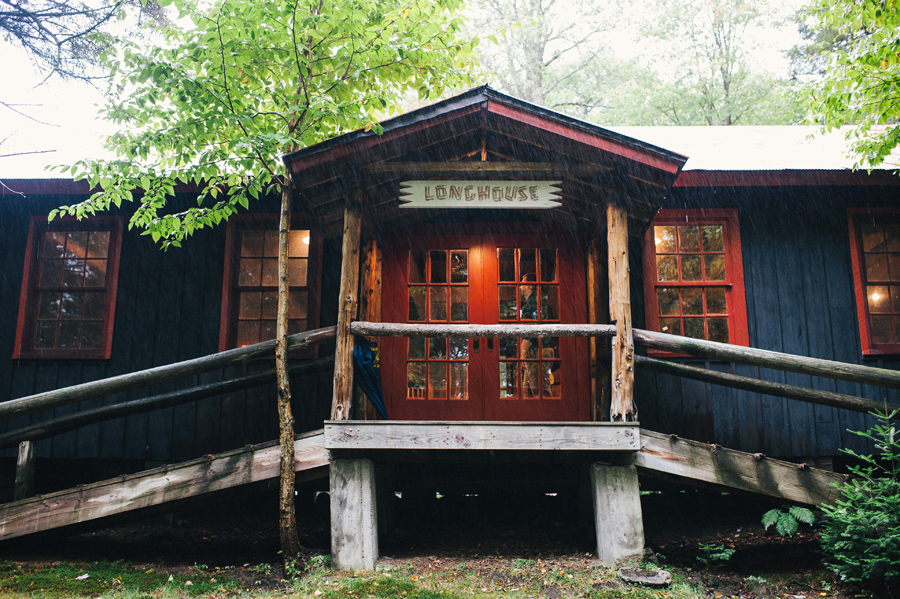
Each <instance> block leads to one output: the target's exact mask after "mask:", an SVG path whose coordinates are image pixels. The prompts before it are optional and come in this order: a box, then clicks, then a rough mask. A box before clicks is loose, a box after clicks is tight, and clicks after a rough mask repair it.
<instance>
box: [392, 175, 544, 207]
mask: <svg viewBox="0 0 900 599" xmlns="http://www.w3.org/2000/svg"><path fill="white" fill-rule="evenodd" d="M560 185H561V182H560V181H403V182H402V183H400V202H401V203H400V207H401V208H494V209H501V210H502V209H510V208H519V209H521V208H530V209H535V208H538V209H545V208H554V207H556V206H559V205H560V202H559V200H560V197H559V195H558V194H559V190H560Z"/></svg>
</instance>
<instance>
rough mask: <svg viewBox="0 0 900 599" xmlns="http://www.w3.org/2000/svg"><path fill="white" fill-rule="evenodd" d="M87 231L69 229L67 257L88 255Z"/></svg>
mask: <svg viewBox="0 0 900 599" xmlns="http://www.w3.org/2000/svg"><path fill="white" fill-rule="evenodd" d="M87 239H88V232H87V231H69V233H68V234H67V235H66V258H84V257H86V256H87Z"/></svg>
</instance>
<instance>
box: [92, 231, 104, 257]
mask: <svg viewBox="0 0 900 599" xmlns="http://www.w3.org/2000/svg"><path fill="white" fill-rule="evenodd" d="M108 256H109V231H91V232H90V236H89V237H88V247H87V257H88V258H107V257H108Z"/></svg>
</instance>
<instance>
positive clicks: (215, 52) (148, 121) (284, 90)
mask: <svg viewBox="0 0 900 599" xmlns="http://www.w3.org/2000/svg"><path fill="white" fill-rule="evenodd" d="M165 3H166V4H170V5H171V6H172V7H173V8H174V9H176V10H177V11H178V18H177V19H173V21H172V24H171V25H170V26H169V27H167V28H166V29H164V30H163V31H161V32H160V34H159V35H160V36H162V37H163V39H162V40H161V41H160V43H159V44H158V45H156V46H153V47H144V46H141V45H138V44H137V43H134V42H131V43H125V44H123V45H122V46H121V47H120V48H118V49H117V51H115V52H110V53H109V54H107V55H106V61H107V65H108V66H109V68H110V70H111V72H112V74H113V76H112V82H111V87H110V92H111V95H110V100H109V103H108V105H107V106H106V108H105V109H104V117H105V118H106V119H107V120H110V121H112V122H114V123H116V124H117V125H119V126H120V127H121V130H120V131H119V132H118V133H116V134H115V135H113V136H111V137H110V138H109V139H108V140H107V143H106V146H107V148H108V149H110V150H112V151H113V152H114V153H115V154H116V155H117V157H118V158H116V159H114V160H93V161H82V162H78V163H76V164H75V165H74V166H71V167H65V168H64V169H63V171H64V172H70V173H71V174H72V175H74V176H75V177H76V178H78V179H82V178H83V179H88V180H89V181H90V183H91V184H92V185H96V186H99V187H100V188H102V191H100V192H98V193H96V194H94V195H93V196H91V198H89V199H88V200H87V201H85V202H82V203H80V204H76V205H72V206H65V207H62V208H60V209H59V211H58V212H57V211H54V213H53V214H52V215H51V217H54V216H56V215H67V214H69V215H74V216H76V217H78V218H83V217H86V216H90V215H93V214H95V213H97V212H99V211H104V210H109V209H110V208H111V207H112V206H116V207H118V206H121V204H122V202H126V201H128V202H130V201H137V202H138V203H139V205H138V206H137V209H136V210H135V211H134V213H133V215H132V217H131V220H130V222H129V228H132V227H136V228H138V229H142V230H143V231H144V234H145V235H150V236H151V237H152V238H153V240H154V241H155V242H161V243H162V244H163V245H164V246H167V245H171V244H176V243H177V242H179V241H181V240H183V239H184V238H185V237H188V236H190V235H192V234H193V233H194V232H195V231H197V230H198V229H202V228H204V227H209V226H213V225H216V224H218V223H220V222H221V221H222V220H224V219H227V218H228V217H229V216H230V215H231V214H234V213H235V212H236V211H238V210H239V209H241V208H244V209H246V208H247V207H248V206H249V203H250V202H251V201H253V200H255V199H257V198H258V197H260V196H261V195H264V194H265V193H267V191H268V190H269V189H270V188H271V187H273V186H274V187H278V186H279V185H282V184H285V183H286V182H285V179H284V167H283V165H282V162H281V156H282V155H283V154H284V153H285V152H288V151H291V150H295V149H298V148H303V147H306V146H309V145H311V144H315V143H317V142H320V141H323V140H325V139H328V138H330V137H333V136H335V135H337V134H340V133H343V132H346V131H349V130H353V129H358V128H363V129H365V130H366V131H373V132H374V133H380V127H379V126H378V125H377V124H376V121H377V119H378V118H379V117H380V116H383V115H384V114H386V112H387V111H388V110H389V108H390V107H391V106H393V105H394V103H395V102H396V101H397V100H398V98H400V97H401V96H402V94H404V93H405V92H406V91H408V90H416V91H417V92H418V94H419V96H420V98H434V97H437V96H439V95H440V94H441V93H442V92H443V91H444V90H445V89H446V88H448V87H452V86H456V85H461V84H465V83H468V81H469V74H470V72H471V68H472V67H471V62H472V55H473V54H472V53H473V48H474V43H475V42H474V41H473V40H464V39H460V32H461V28H462V24H463V23H462V21H461V19H460V17H459V16H458V14H457V13H458V11H459V9H460V8H461V7H462V4H463V0H410V1H404V0H326V1H324V2H322V1H321V0H272V1H266V2H255V1H252V0H217V1H216V2H214V3H213V4H212V5H210V4H208V3H204V2H200V1H199V0H197V1H196V2H195V0H166V2H165ZM176 183H195V184H200V185H202V191H201V193H200V194H199V196H198V197H197V205H196V206H194V207H191V208H189V209H187V210H184V211H182V212H175V213H172V212H167V211H166V204H167V199H168V198H169V197H170V196H171V195H172V193H173V190H174V187H175V185H176Z"/></svg>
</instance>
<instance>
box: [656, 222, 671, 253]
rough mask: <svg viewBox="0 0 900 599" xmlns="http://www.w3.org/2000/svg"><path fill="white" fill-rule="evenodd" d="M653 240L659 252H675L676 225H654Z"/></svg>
mask: <svg viewBox="0 0 900 599" xmlns="http://www.w3.org/2000/svg"><path fill="white" fill-rule="evenodd" d="M653 240H654V242H655V244H656V252H657V253H658V254H674V253H675V227H674V226H665V227H653Z"/></svg>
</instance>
